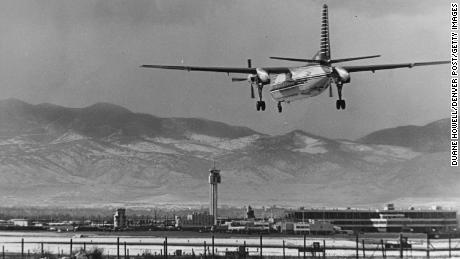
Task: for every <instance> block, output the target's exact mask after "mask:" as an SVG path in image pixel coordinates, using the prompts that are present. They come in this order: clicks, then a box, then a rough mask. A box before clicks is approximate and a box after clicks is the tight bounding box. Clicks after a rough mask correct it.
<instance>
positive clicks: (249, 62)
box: [248, 58, 256, 99]
mask: <svg viewBox="0 0 460 259" xmlns="http://www.w3.org/2000/svg"><path fill="white" fill-rule="evenodd" d="M251 67H252V61H251V59H250V58H248V68H251ZM249 81H250V86H251V99H254V98H256V95H255V94H254V86H253V85H252V80H249Z"/></svg>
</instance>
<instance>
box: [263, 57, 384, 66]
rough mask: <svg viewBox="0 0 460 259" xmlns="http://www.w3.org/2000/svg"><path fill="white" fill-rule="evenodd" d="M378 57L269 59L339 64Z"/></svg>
mask: <svg viewBox="0 0 460 259" xmlns="http://www.w3.org/2000/svg"><path fill="white" fill-rule="evenodd" d="M378 57H380V55H373V56H364V57H353V58H341V59H331V60H318V59H304V58H284V57H270V58H271V59H279V60H288V61H296V62H308V63H326V64H332V63H340V62H346V61H352V60H358V59H366V58H378Z"/></svg>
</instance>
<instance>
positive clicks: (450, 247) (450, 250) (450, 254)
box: [449, 234, 452, 258]
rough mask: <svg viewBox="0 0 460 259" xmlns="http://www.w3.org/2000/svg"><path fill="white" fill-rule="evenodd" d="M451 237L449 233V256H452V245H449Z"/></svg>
mask: <svg viewBox="0 0 460 259" xmlns="http://www.w3.org/2000/svg"><path fill="white" fill-rule="evenodd" d="M451 239H452V238H451V234H449V258H451V257H452V253H451V252H452V246H451V241H452V240H451Z"/></svg>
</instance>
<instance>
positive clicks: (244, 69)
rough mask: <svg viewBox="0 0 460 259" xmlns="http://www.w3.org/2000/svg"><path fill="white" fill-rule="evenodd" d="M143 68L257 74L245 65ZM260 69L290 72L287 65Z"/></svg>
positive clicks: (155, 66)
mask: <svg viewBox="0 0 460 259" xmlns="http://www.w3.org/2000/svg"><path fill="white" fill-rule="evenodd" d="M141 67H145V68H159V69H172V70H185V71H205V72H224V73H239V74H257V70H256V68H247V67H194V66H164V65H142V66H141ZM261 69H262V70H264V71H266V72H267V73H269V74H281V73H288V72H290V70H289V68H287V67H262V68H261Z"/></svg>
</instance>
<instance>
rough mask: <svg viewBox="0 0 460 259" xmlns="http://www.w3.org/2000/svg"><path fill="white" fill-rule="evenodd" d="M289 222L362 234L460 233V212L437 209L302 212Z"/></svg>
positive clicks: (308, 210) (289, 214)
mask: <svg viewBox="0 0 460 259" xmlns="http://www.w3.org/2000/svg"><path fill="white" fill-rule="evenodd" d="M286 218H287V220H288V221H293V222H311V221H318V220H322V221H328V222H330V223H331V224H333V225H335V226H338V227H340V228H341V229H343V230H353V231H359V232H401V231H406V232H409V231H410V232H423V233H431V232H449V231H454V230H456V229H457V225H458V221H457V211H453V210H443V209H442V208H441V207H435V208H433V209H425V210H421V209H414V208H409V209H395V208H394V206H393V205H392V204H389V205H388V206H387V207H385V209H384V210H359V209H300V210H295V211H290V212H289V213H288V214H287V215H286Z"/></svg>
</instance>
